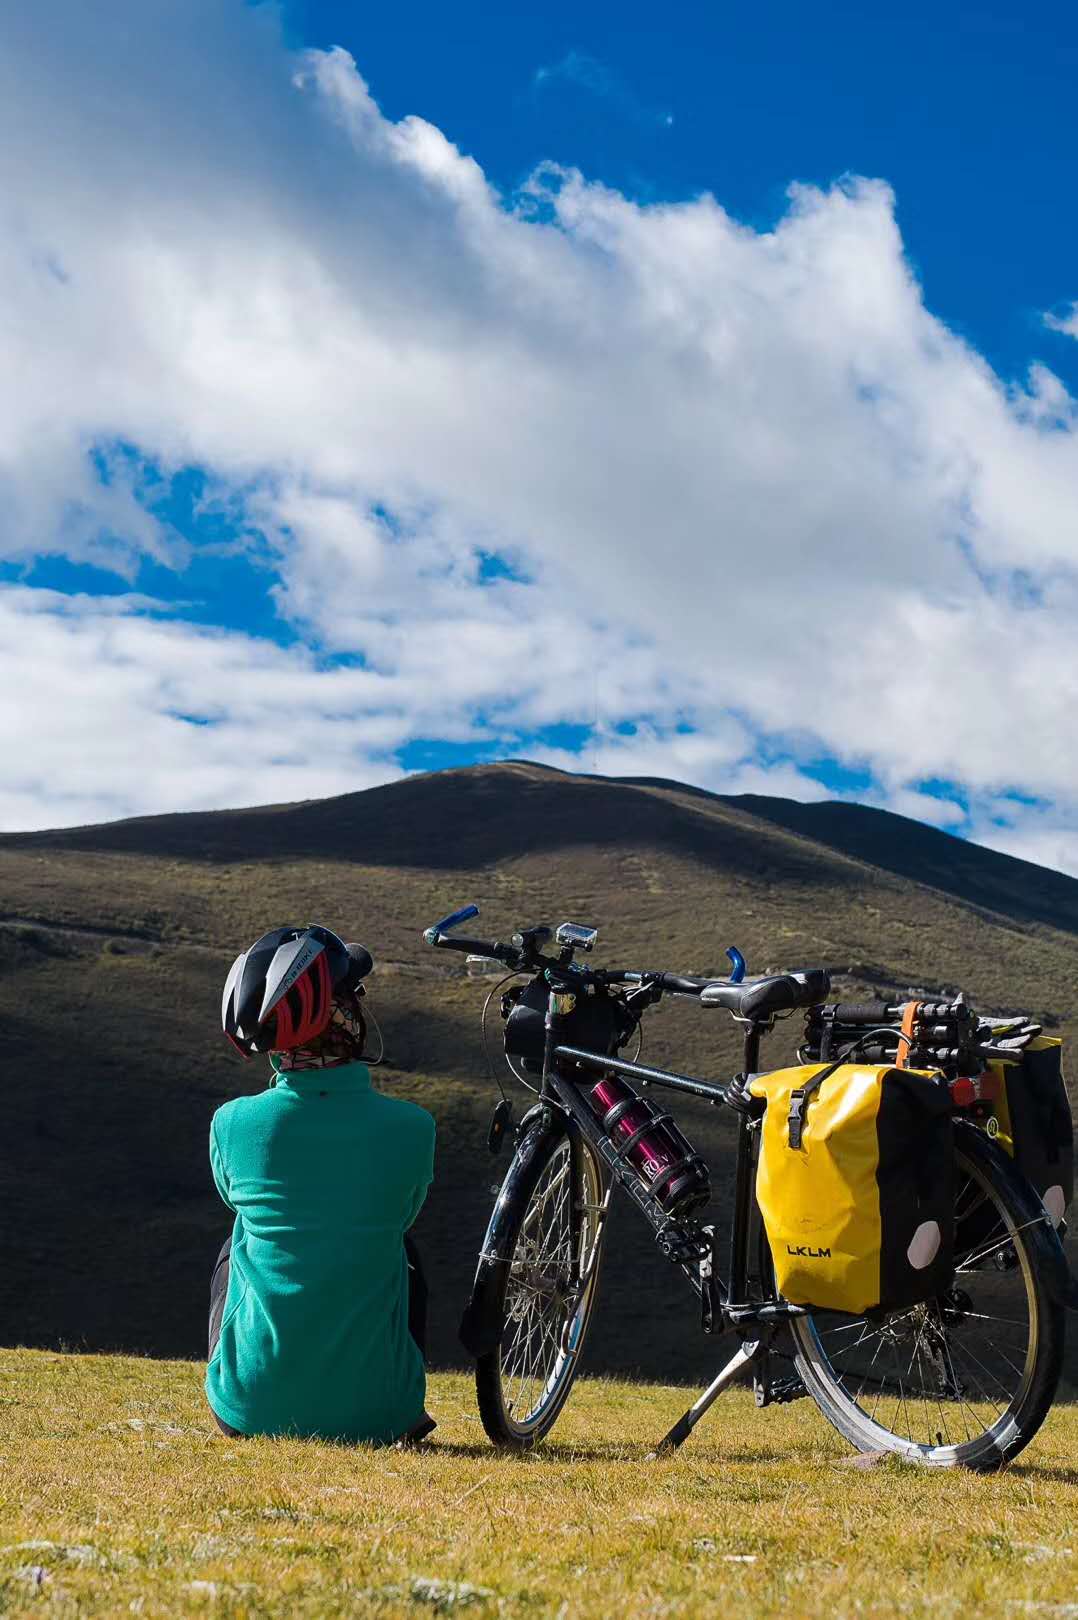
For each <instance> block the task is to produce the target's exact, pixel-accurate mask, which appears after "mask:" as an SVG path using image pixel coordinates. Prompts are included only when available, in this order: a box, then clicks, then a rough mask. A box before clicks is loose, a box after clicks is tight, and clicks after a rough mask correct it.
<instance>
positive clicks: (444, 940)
mask: <svg viewBox="0 0 1078 1620" xmlns="http://www.w3.org/2000/svg"><path fill="white" fill-rule="evenodd" d="M478 915H479V907H478V906H476V905H469V906H462V907H461V908H460V909H459V910H458V911H451V912H450V913H449V916H448V917H443V918H442V920H441V922H437V923H435V924H434V925H433V927H431V928H427V929H425V930H424V933H423V938H424V940H425V941H426V943H427V944H428V945H431V946H434V947H435V948H436V949H440V950H449V951H463V952H466V953H467V954H468V955H471V956H486V957H490V958H491V959H492V960H493V961H496V962H502V963H503V964H504V965H505V966H506V967H508V968H519V969H520V970H521V971H522V972H542V971H543V970H545V969H561V971H563V972H565V971H569V972H571V973H572V974H573V975H574V978H576V977H579V979H583V980H584V981H586V982H591V983H594V984H602V985H613V984H640V985H648V986H651V987H653V988H654V989H655V990H656V991H657V992H658V994H659V995H674V996H699V994H700V992H701V990H703V989H705V988H706V986H707V985H709V984H725V983H727V982H728V981H727V980H725V979H713V978H696V977H693V976H691V975H688V974H683V973H643V972H639V971H637V970H636V969H628V968H626V969H619V968H583V967H580V966H578V965H576V964H569V965H568V966H567V963H566V962H565V960H564V959H563V960H561V961H559V960H557V959H555V958H552V957H547V956H543V955H542V954H541V953H540V951H539V949H538V947H539V946H540V945H541V944H543V943H545V941H546V940H547V939H549V937H550V930H549V929H548V928H541V929H540V928H533V929H525V930H523V931H522V932H521V933H520V934H518V935H517V936H516V937H515V939H514V940H513V941H511V942H507V941H505V940H499V939H475V938H473V937H471V936H470V935H464V934H454V933H451V932H450V930H451V929H454V928H457V927H459V926H460V924H461V923H463V922H468V921H469V920H470V919H471V918H472V917H478ZM570 955H571V952H570ZM729 955H730V958H731V961H732V962H733V965H734V975H732V976H731V977H732V982H736V976H737V975H738V974H739V973H743V972H744V962H743V960H742V959H741V955H740V952H737V951H734V950H733V949H732V948H731V950H730V952H729ZM656 999H658V998H657V997H656Z"/></svg>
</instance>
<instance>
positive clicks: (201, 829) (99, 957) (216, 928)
mask: <svg viewBox="0 0 1078 1620" xmlns="http://www.w3.org/2000/svg"><path fill="white" fill-rule="evenodd" d="M802 811H805V812H808V811H812V812H814V813H817V814H816V820H815V821H814V822H811V826H810V822H809V821H804V820H803V818H802V817H801V812H802ZM829 811H841V812H842V814H841V816H831V817H830V818H828V817H827V816H823V815H822V814H820V813H822V812H829ZM812 827H815V828H816V831H817V833H818V834H819V836H810V835H809V834H810V831H811V830H812ZM836 829H837V830H836ZM924 833H928V838H927V842H926V841H925V840H924V839H922V837H921V835H922V834H924ZM939 839H943V840H944V841H945V844H946V847H947V852H948V853H949V855H950V857H951V859H950V861H949V862H948V860H947V859H945V858H943V857H941V855H940V847H941V846H940V845H939V843H938V840H939ZM896 851H897V852H899V853H898V854H896ZM869 857H872V858H871V859H869ZM1018 868H1021V871H1018V870H1016V869H1018ZM0 869H2V871H3V878H4V883H3V891H2V893H3V900H2V902H0V904H2V912H0V1013H2V1015H3V1027H4V1030H5V1033H6V1037H7V1039H6V1050H7V1055H8V1059H9V1062H8V1085H7V1091H6V1098H5V1103H6V1108H7V1115H8V1126H9V1128H8V1130H7V1132H6V1133H5V1135H4V1138H3V1140H2V1141H0V1232H2V1233H3V1238H2V1240H0V1241H2V1242H3V1245H4V1248H5V1251H6V1252H5V1253H4V1254H3V1255H2V1256H0V1340H3V1341H6V1342H8V1343H12V1342H24V1343H38V1344H51V1343H55V1342H57V1341H59V1340H63V1341H66V1342H68V1343H73V1344H78V1343H85V1344H87V1345H89V1346H91V1347H105V1348H128V1349H140V1350H151V1351H154V1352H157V1353H170V1354H194V1353H197V1351H198V1348H199V1343H200V1339H201V1335H202V1328H203V1319H204V1293H205V1287H206V1277H207V1272H208V1266H209V1261H210V1257H211V1255H212V1253H213V1252H214V1250H215V1248H216V1245H217V1243H218V1242H219V1240H220V1236H221V1234H222V1232H223V1231H224V1230H225V1221H224V1219H223V1215H224V1212H223V1211H222V1209H221V1208H220V1206H219V1205H218V1203H217V1201H216V1198H215V1195H214V1194H213V1192H212V1189H211V1187H210V1184H209V1178H208V1171H207V1168H206V1147H205V1143H206V1130H207V1126H208V1121H209V1117H210V1114H211V1113H212V1111H213V1109H214V1108H215V1107H216V1106H217V1104H218V1103H219V1102H221V1101H223V1100H224V1099H225V1098H227V1097H228V1096H231V1095H234V1094H235V1093H236V1092H237V1091H243V1090H256V1089H258V1088H259V1087H260V1086H261V1085H262V1084H263V1083H264V1078H263V1077H264V1071H263V1069H262V1066H261V1065H259V1064H251V1065H244V1064H241V1063H240V1062H238V1060H235V1059H234V1058H233V1057H232V1056H231V1055H230V1053H229V1051H228V1049H227V1047H226V1045H225V1043H224V1042H223V1040H222V1039H221V1037H220V1035H219V1033H218V1024H217V1019H218V1011H217V1009H218V1006H219V996H220V986H221V983H222V982H223V978H224V974H225V971H226V970H227V967H228V964H229V962H230V960H231V958H232V956H233V955H234V954H235V952H236V950H237V949H239V948H241V947H242V946H243V945H244V944H246V943H248V942H249V941H250V940H251V939H252V938H254V937H255V936H256V935H257V934H258V933H260V932H262V931H263V929H265V928H267V927H270V926H273V925H275V924H277V923H279V922H281V921H286V920H298V921H302V920H306V919H311V920H318V921H323V922H325V923H327V924H328V925H329V926H331V927H335V928H337V929H338V930H339V931H340V932H342V933H344V934H346V935H348V936H349V937H352V938H360V939H364V940H365V941H367V942H368V943H369V944H370V945H371V946H372V948H373V949H374V952H375V955H376V957H377V959H378V962H379V967H378V971H377V974H376V977H375V979H374V980H373V981H372V1001H373V1005H374V1008H375V1011H376V1012H377V1014H378V1016H379V1018H380V1020H381V1022H382V1024H383V1026H384V1028H385V1033H386V1042H387V1051H388V1056H389V1059H390V1064H391V1066H389V1067H387V1068H386V1069H385V1070H384V1071H383V1079H384V1081H385V1083H386V1084H389V1085H392V1086H395V1087H397V1088H399V1089H400V1091H401V1092H402V1093H403V1094H404V1095H407V1096H411V1097H413V1098H415V1099H416V1100H417V1101H420V1102H423V1103H424V1104H426V1105H427V1106H429V1107H431V1108H432V1109H433V1111H434V1112H435V1113H436V1115H437V1117H438V1121H439V1139H440V1148H439V1160H438V1180H437V1184H436V1186H435V1188H434V1190H433V1192H432V1196H431V1199H430V1202H429V1204H428V1208H427V1210H426V1211H425V1213H424V1216H423V1218H422V1223H421V1227H420V1238H421V1241H422V1243H423V1245H424V1249H425V1252H426V1254H427V1256H428V1262H429V1267H430V1270H431V1271H432V1284H433V1287H434V1290H435V1299H436V1305H435V1314H434V1321H433V1324H432V1328H433V1344H434V1353H435V1358H436V1360H439V1361H442V1362H445V1361H447V1360H450V1359H452V1358H453V1357H454V1356H455V1355H456V1353H457V1352H456V1344H455V1325H456V1318H457V1314H458V1310H459V1305H460V1302H461V1299H462V1297H463V1295H464V1292H465V1290H466V1288H467V1284H468V1280H469V1275H470V1272H471V1270H472V1267H473V1265H474V1257H475V1253H476V1251H477V1248H478V1245H479V1242H480V1240H481V1236H482V1231H483V1227H484V1224H485V1219H486V1214H487V1211H488V1209H489V1205H490V1188H491V1184H492V1183H493V1182H494V1181H495V1180H496V1179H497V1178H498V1177H499V1176H500V1175H501V1173H502V1170H503V1169H504V1163H503V1164H495V1162H494V1161H492V1160H491V1159H489V1157H488V1156H487V1154H486V1151H485V1147H484V1139H485V1131H486V1119H487V1115H488V1113H489V1107H490V1097H491V1091H492V1088H491V1085H490V1081H489V1078H488V1076H487V1070H486V1064H485V1060H484V1056H483V1051H482V1046H481V1042H480V1036H479V1024H478V1017H479V1010H480V1006H481V1002H482V998H483V996H484V995H485V993H486V990H487V988H488V987H489V985H488V982H486V981H480V982H476V981H475V980H474V979H472V978H469V976H468V974H467V973H466V971H465V969H464V967H463V965H462V964H461V963H460V961H459V959H458V958H448V959H447V957H446V956H445V955H443V954H437V955H436V954H435V953H432V952H430V951H429V950H427V949H426V948H425V947H424V946H423V945H422V943H421V941H420V937H419V936H420V931H421V929H422V927H423V926H424V925H425V924H427V923H429V922H430V921H432V920H434V919H435V918H436V917H438V916H439V915H442V914H443V913H444V912H446V911H448V910H450V909H452V908H453V907H454V906H455V905H458V904H460V903H461V902H463V901H466V900H476V901H478V902H479V904H480V905H481V907H482V911H483V919H484V924H489V927H490V930H491V932H494V933H498V934H504V933H505V932H507V931H509V930H511V929H512V928H513V927H514V926H518V925H520V924H522V923H529V922H534V921H537V920H553V921H558V920H560V919H561V918H562V917H565V916H573V917H575V918H577V919H579V920H583V921H587V922H592V923H597V924H598V925H599V926H600V928H601V934H600V947H601V959H602V960H606V961H613V960H615V959H616V960H617V961H619V962H621V963H627V962H635V963H637V964H639V965H641V966H645V967H674V968H680V969H681V970H683V971H699V972H709V971H723V967H724V959H723V951H724V947H725V946H726V945H727V944H728V943H731V942H733V943H736V944H737V945H739V946H740V947H741V949H742V950H743V951H744V952H745V954H746V956H747V958H748V961H749V964H750V969H751V970H753V971H762V970H764V969H765V968H768V967H777V966H802V965H810V964H816V963H822V964H825V965H827V966H829V967H831V968H832V970H833V971H836V972H837V973H838V974H839V976H840V984H841V987H842V990H843V993H846V992H849V993H851V994H854V993H861V992H866V991H881V992H885V993H886V992H889V991H893V990H898V991H902V990H904V989H905V988H906V987H907V986H919V987H924V988H926V989H936V988H940V987H956V986H962V987H964V988H965V989H967V990H968V991H969V992H970V994H971V995H972V996H973V998H974V1000H975V1002H976V1003H977V1004H978V1005H981V1006H983V1007H984V1008H985V1009H989V1008H997V1009H1003V1010H1010V1009H1019V1008H1021V1009H1027V1010H1030V1011H1032V1012H1034V1013H1036V1014H1037V1015H1038V1016H1040V1017H1042V1018H1051V1019H1053V1020H1058V1022H1059V1026H1060V1028H1062V1029H1063V1030H1064V1032H1067V1031H1068V1030H1070V1029H1071V1028H1076V1029H1078V989H1076V974H1075V967H1076V964H1078V940H1076V938H1075V932H1076V929H1078V882H1075V881H1074V880H1073V879H1069V878H1065V877H1062V876H1060V875H1059V874H1056V873H1043V872H1040V870H1039V869H1038V868H1033V867H1028V866H1026V865H1025V864H1024V863H1021V862H1013V861H1010V860H1009V859H1008V858H1007V857H1005V856H1000V855H996V854H994V853H992V852H990V851H987V850H978V849H976V848H975V847H974V846H969V845H963V844H960V843H958V841H957V840H954V839H950V838H947V837H946V835H944V834H935V833H931V832H929V830H928V829H923V828H917V827H916V825H915V824H913V823H910V822H906V821H904V820H903V819H902V818H900V817H895V816H888V815H885V813H883V812H879V811H868V810H862V811H859V810H857V809H856V807H846V806H839V807H836V806H811V807H805V806H791V805H789V804H787V803H786V802H785V801H778V800H752V801H745V800H740V799H738V800H733V799H725V800H724V799H720V798H716V797H714V796H712V795H708V794H704V793H701V792H698V791H696V790H693V789H689V788H683V787H680V786H678V785H677V784H673V783H653V782H617V781H608V780H603V779H599V778H593V777H576V776H569V775H565V774H563V773H560V772H556V771H551V770H548V769H545V768H542V767H538V766H533V765H526V764H508V765H497V766H490V767H478V768H474V769H470V770H463V771H449V772H443V773H438V774H435V775H431V776H425V777H414V778H410V779H408V780H406V781H403V782H399V783H396V784H394V785H392V786H389V787H384V788H378V789H373V790H371V791H369V792H365V793H358V794H351V795H346V796H343V797H340V798H335V799H326V800H314V801H309V802H306V803H301V804H296V805H283V806H276V807H272V808H269V809H261V810H243V811H234V812H233V811H229V812H214V813H206V814H197V815H182V816H163V817H149V818H145V817H144V818H139V819H137V820H132V821H126V822H118V823H112V824H109V825H107V826H103V827H90V828H78V829H70V830H64V831H59V832H48V833H35V834H22V835H9V836H6V837H3V838H0ZM956 872H958V873H960V874H961V884H960V886H961V887H963V888H965V889H967V890H968V892H969V893H970V894H972V895H973V897H974V902H975V903H973V904H969V903H966V902H965V901H963V900H962V899H960V898H958V897H957V896H956V894H955V892H954V890H955V887H956V881H957V880H956V879H955V877H954V874H955V873H956ZM796 1034H797V1030H796V1027H795V1025H794V1024H793V1023H789V1024H787V1025H786V1026H784V1027H782V1028H780V1030H779V1032H777V1033H776V1035H775V1036H773V1037H772V1039H771V1045H770V1050H769V1051H768V1052H767V1057H768V1059H769V1061H772V1062H775V1063H777V1062H780V1061H782V1060H783V1059H785V1058H786V1057H788V1056H789V1055H790V1053H791V1051H792V1048H793V1046H794V1044H795V1043H796ZM647 1038H648V1054H649V1056H650V1057H651V1058H653V1059H655V1060H657V1061H664V1060H665V1061H670V1062H677V1063H678V1064H680V1065H683V1066H686V1067H689V1068H694V1069H695V1070H696V1071H697V1072H699V1073H702V1074H711V1075H716V1076H719V1075H722V1074H723V1073H728V1072H730V1071H731V1070H732V1069H733V1068H734V1067H736V1062H737V1042H736V1035H735V1030H734V1026H733V1025H732V1024H731V1023H730V1021H729V1020H728V1019H727V1018H726V1017H725V1016H724V1015H722V1014H704V1013H700V1012H694V1011H691V1010H690V1009H688V1008H686V1007H684V1006H680V1007H675V1006H663V1007H660V1008H659V1009H657V1010H656V1012H655V1013H654V1014H653V1015H649V1025H648V1031H647ZM524 1101H526V1099H525V1098H521V1104H523V1102H524ZM679 1119H680V1120H681V1123H682V1124H683V1126H684V1128H685V1129H686V1131H687V1132H688V1134H689V1136H690V1138H691V1139H693V1140H694V1141H696V1142H697V1143H699V1145H700V1146H701V1148H703V1149H704V1150H705V1151H707V1152H708V1153H709V1154H711V1155H712V1156H713V1160H714V1163H715V1165H716V1183H717V1186H718V1188H719V1194H720V1196H719V1198H718V1201H717V1209H718V1211H719V1212H720V1219H721V1214H722V1211H723V1208H724V1200H723V1198H722V1196H721V1194H722V1187H723V1182H724V1177H725V1163H726V1144H727V1142H728V1134H727V1128H726V1125H725V1122H724V1121H723V1120H722V1119H721V1118H720V1117H718V1116H716V1115H715V1114H714V1113H713V1112H709V1111H707V1110H705V1109H703V1108H701V1107H695V1106H694V1105H692V1104H691V1103H690V1104H688V1105H686V1106H685V1107H684V1108H681V1107H679ZM630 1243H631V1244H632V1247H631V1248H630V1247H629V1245H630ZM593 1345H594V1356H595V1364H603V1365H607V1366H609V1367H613V1368H617V1369H622V1370H629V1369H634V1370H641V1371H644V1372H646V1373H648V1374H650V1375H652V1376H664V1375H669V1373H670V1371H671V1368H672V1367H673V1366H676V1368H677V1370H678V1372H679V1373H680V1374H684V1375H685V1376H695V1375H696V1374H697V1373H699V1372H704V1371H706V1370H707V1369H708V1367H709V1366H710V1363H711V1359H712V1352H711V1350H710V1347H709V1345H708V1341H706V1340H703V1339H701V1337H700V1335H699V1333H698V1331H697V1329H696V1327H695V1324H694V1321H693V1314H692V1307H691V1299H690V1297H689V1295H688V1293H687V1292H686V1291H685V1290H684V1284H683V1282H682V1281H681V1279H680V1278H679V1277H677V1276H676V1275H674V1274H673V1273H671V1272H670V1271H669V1269H668V1268H667V1266H666V1264H665V1262H662V1261H661V1260H660V1259H659V1258H658V1256H657V1255H654V1254H653V1253H652V1252H651V1249H650V1245H649V1240H648V1237H647V1233H646V1232H645V1231H644V1229H643V1228H642V1227H640V1226H639V1225H637V1223H636V1221H635V1219H634V1217H633V1215H632V1213H631V1212H622V1213H621V1214H620V1216H619V1217H618V1219H617V1220H616V1222H615V1225H614V1229H613V1232H612V1249H611V1256H610V1266H609V1272H608V1275H607V1277H606V1281H605V1283H604V1299H603V1305H602V1307H601V1310H600V1313H599V1321H598V1323H597V1333H596V1338H595V1340H594V1341H593Z"/></svg>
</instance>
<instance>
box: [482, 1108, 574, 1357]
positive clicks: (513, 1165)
mask: <svg viewBox="0 0 1078 1620" xmlns="http://www.w3.org/2000/svg"><path fill="white" fill-rule="evenodd" d="M565 1130H566V1121H565V1116H564V1115H563V1114H561V1113H559V1112H558V1110H557V1109H554V1108H551V1107H550V1106H549V1105H548V1104H547V1103H537V1104H536V1105H535V1107H534V1108H532V1109H530V1110H529V1111H528V1113H527V1114H525V1116H524V1118H523V1119H522V1120H521V1122H520V1127H519V1129H518V1131H517V1144H516V1149H515V1151H514V1153H513V1157H512V1160H511V1162H510V1165H509V1169H508V1170H507V1171H506V1173H505V1180H504V1181H503V1182H502V1185H501V1189H500V1190H499V1193H498V1198H497V1202H496V1203H495V1205H494V1208H493V1210H492V1211H491V1214H490V1220H489V1222H488V1223H487V1230H486V1236H485V1237H484V1239H483V1247H482V1249H481V1250H480V1253H479V1264H478V1266H477V1268H476V1273H475V1281H474V1282H473V1284H472V1292H471V1297H470V1298H469V1300H468V1303H467V1305H466V1306H465V1308H464V1315H463V1316H462V1317H461V1321H460V1330H459V1336H460V1342H461V1344H462V1345H463V1346H464V1348H465V1349H466V1350H467V1351H468V1353H469V1355H473V1356H476V1357H479V1356H486V1355H490V1353H491V1352H492V1351H493V1350H496V1349H497V1347H498V1345H499V1343H500V1342H501V1337H502V1333H503V1332H504V1331H505V1317H504V1315H503V1313H502V1310H501V1306H500V1303H499V1301H500V1300H501V1299H502V1297H503V1290H502V1287H501V1282H502V1279H503V1277H504V1275H505V1273H506V1271H507V1270H508V1269H509V1265H510V1262H511V1260H512V1254H511V1251H510V1247H509V1245H510V1244H511V1242H512V1226H513V1222H514V1220H515V1219H516V1212H517V1208H518V1204H519V1199H520V1198H521V1197H527V1196H528V1194H529V1193H530V1191H531V1188H532V1186H534V1184H535V1180H536V1177H537V1176H538V1174H539V1171H540V1169H541V1167H542V1165H543V1164H544V1163H545V1162H546V1158H547V1155H548V1153H549V1152H550V1149H551V1147H552V1145H553V1144H554V1143H555V1142H556V1141H557V1140H558V1138H559V1137H561V1136H564V1134H565Z"/></svg>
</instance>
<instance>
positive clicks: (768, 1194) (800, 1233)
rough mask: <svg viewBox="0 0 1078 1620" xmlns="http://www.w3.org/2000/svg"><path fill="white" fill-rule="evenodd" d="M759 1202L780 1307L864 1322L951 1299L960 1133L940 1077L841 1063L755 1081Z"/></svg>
mask: <svg viewBox="0 0 1078 1620" xmlns="http://www.w3.org/2000/svg"><path fill="white" fill-rule="evenodd" d="M751 1089H752V1091H753V1093H754V1095H756V1096H758V1097H763V1098H765V1099H766V1103H767V1108H766V1111H765V1113H764V1120H763V1125H762V1127H761V1140H760V1157H759V1162H758V1165H757V1172H756V1197H757V1201H758V1203H759V1206H760V1212H761V1214H762V1216H763V1221H764V1227H765V1230H766V1232H767V1240H768V1244H769V1247H770V1249H771V1256H772V1260H773V1262H774V1268H775V1280H776V1283H777V1286H778V1288H779V1291H780V1292H781V1294H782V1295H783V1297H784V1298H785V1299H787V1300H789V1301H790V1303H791V1304H794V1305H809V1306H815V1307H816V1308H817V1309H820V1310H829V1311H841V1312H844V1313H847V1314H850V1315H861V1314H863V1313H864V1312H866V1311H884V1312H886V1311H895V1310H900V1309H904V1308H908V1307H910V1306H913V1305H917V1304H920V1303H921V1302H923V1301H925V1300H928V1299H931V1298H932V1297H933V1296H934V1295H936V1294H940V1293H943V1292H945V1291H946V1290H947V1288H949V1287H950V1284H951V1280H952V1275H953V1271H954V1126H953V1117H952V1107H951V1099H950V1093H949V1091H948V1088H947V1084H946V1082H945V1081H944V1080H942V1079H941V1078H940V1077H939V1076H938V1075H934V1074H926V1073H921V1072H919V1071H917V1070H911V1069H895V1068H890V1067H887V1066H875V1065H868V1064H857V1063H843V1064H839V1065H834V1064H806V1065H802V1066H799V1067H797V1068H792V1069H781V1070H778V1071H776V1072H775V1073H774V1074H762V1075H758V1076H757V1077H756V1078H755V1079H754V1080H753V1082H752V1086H751Z"/></svg>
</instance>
